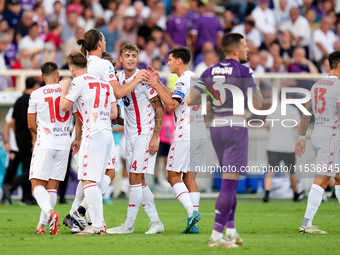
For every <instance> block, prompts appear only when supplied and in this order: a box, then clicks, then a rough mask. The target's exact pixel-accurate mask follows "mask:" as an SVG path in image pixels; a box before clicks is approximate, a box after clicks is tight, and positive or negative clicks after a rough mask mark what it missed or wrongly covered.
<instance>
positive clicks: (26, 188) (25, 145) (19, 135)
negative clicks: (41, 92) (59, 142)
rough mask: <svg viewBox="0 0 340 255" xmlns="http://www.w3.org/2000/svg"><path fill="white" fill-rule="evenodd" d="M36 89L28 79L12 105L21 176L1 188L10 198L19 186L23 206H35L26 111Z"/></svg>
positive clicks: (31, 143) (35, 80) (31, 140)
mask: <svg viewBox="0 0 340 255" xmlns="http://www.w3.org/2000/svg"><path fill="white" fill-rule="evenodd" d="M38 88H39V82H38V80H37V79H36V78H34V77H28V78H27V79H26V90H25V91H24V94H23V95H22V96H21V97H20V98H19V99H18V100H17V101H16V102H15V104H14V110H13V120H12V121H13V123H12V126H13V127H14V132H15V139H16V141H17V145H18V148H19V153H20V155H21V158H22V175H21V176H18V177H16V178H15V179H14V180H13V181H12V182H11V183H10V184H6V185H4V187H3V189H4V193H5V194H6V196H7V197H10V195H11V193H12V192H13V191H14V190H15V189H17V187H18V186H21V187H22V190H23V195H22V200H21V202H23V203H25V204H36V202H35V199H34V198H33V196H32V192H31V184H30V181H29V180H28V175H29V169H30V163H31V158H32V148H33V145H34V142H35V137H32V135H31V132H30V131H29V129H28V125H27V109H28V101H29V98H30V95H31V93H32V92H33V91H34V90H36V89H38Z"/></svg>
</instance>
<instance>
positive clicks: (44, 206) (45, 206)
mask: <svg viewBox="0 0 340 255" xmlns="http://www.w3.org/2000/svg"><path fill="white" fill-rule="evenodd" d="M33 193H34V197H35V199H36V200H37V203H38V205H39V206H40V208H41V210H42V211H43V212H44V213H45V214H46V216H47V217H48V216H49V215H50V212H51V210H52V206H51V201H50V196H49V195H48V192H47V190H46V189H45V187H44V186H42V185H38V186H36V187H35V188H34V191H33Z"/></svg>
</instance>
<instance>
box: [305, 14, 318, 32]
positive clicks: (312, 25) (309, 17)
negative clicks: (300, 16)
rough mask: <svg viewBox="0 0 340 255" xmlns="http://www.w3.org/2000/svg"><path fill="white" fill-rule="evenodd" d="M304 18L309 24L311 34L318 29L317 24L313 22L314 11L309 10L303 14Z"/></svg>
mask: <svg viewBox="0 0 340 255" xmlns="http://www.w3.org/2000/svg"><path fill="white" fill-rule="evenodd" d="M305 18H306V19H307V21H308V23H309V26H310V30H311V32H312V33H313V32H314V31H315V30H316V29H318V28H319V22H315V11H314V10H313V9H309V10H307V11H306V12H305Z"/></svg>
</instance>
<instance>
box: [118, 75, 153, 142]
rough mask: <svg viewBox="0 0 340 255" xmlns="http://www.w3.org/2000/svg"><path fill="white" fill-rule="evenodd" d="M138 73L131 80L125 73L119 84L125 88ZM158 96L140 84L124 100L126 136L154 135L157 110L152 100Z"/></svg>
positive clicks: (120, 76) (148, 87)
mask: <svg viewBox="0 0 340 255" xmlns="http://www.w3.org/2000/svg"><path fill="white" fill-rule="evenodd" d="M138 71H139V70H138V69H137V70H136V72H135V73H134V74H133V75H132V76H131V77H129V78H126V77H125V72H124V71H123V72H121V73H120V74H119V84H120V85H121V86H124V85H125V84H127V83H129V82H131V81H132V80H133V79H134V78H135V77H136V75H137V73H138ZM155 96H157V92H156V90H154V89H153V88H151V87H150V86H148V85H144V84H142V83H139V84H138V85H137V86H136V87H135V88H134V90H132V91H131V92H130V93H129V94H127V95H126V96H124V97H123V98H122V100H123V103H124V114H125V117H124V118H125V119H124V134H125V136H126V138H128V139H131V138H135V137H137V136H139V135H140V134H153V132H154V127H155V109H154V108H153V106H152V105H151V103H150V100H151V99H152V98H154V97H155Z"/></svg>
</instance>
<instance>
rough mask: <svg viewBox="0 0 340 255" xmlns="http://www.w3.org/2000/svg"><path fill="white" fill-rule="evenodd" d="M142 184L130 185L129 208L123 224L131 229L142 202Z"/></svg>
mask: <svg viewBox="0 0 340 255" xmlns="http://www.w3.org/2000/svg"><path fill="white" fill-rule="evenodd" d="M142 192H143V191H142V184H141V183H140V184H136V185H130V197H129V207H128V210H127V218H126V221H125V224H126V225H127V227H128V228H131V227H133V225H134V224H135V220H136V217H137V214H138V210H139V206H140V204H141V203H142V200H143V193H142Z"/></svg>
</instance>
